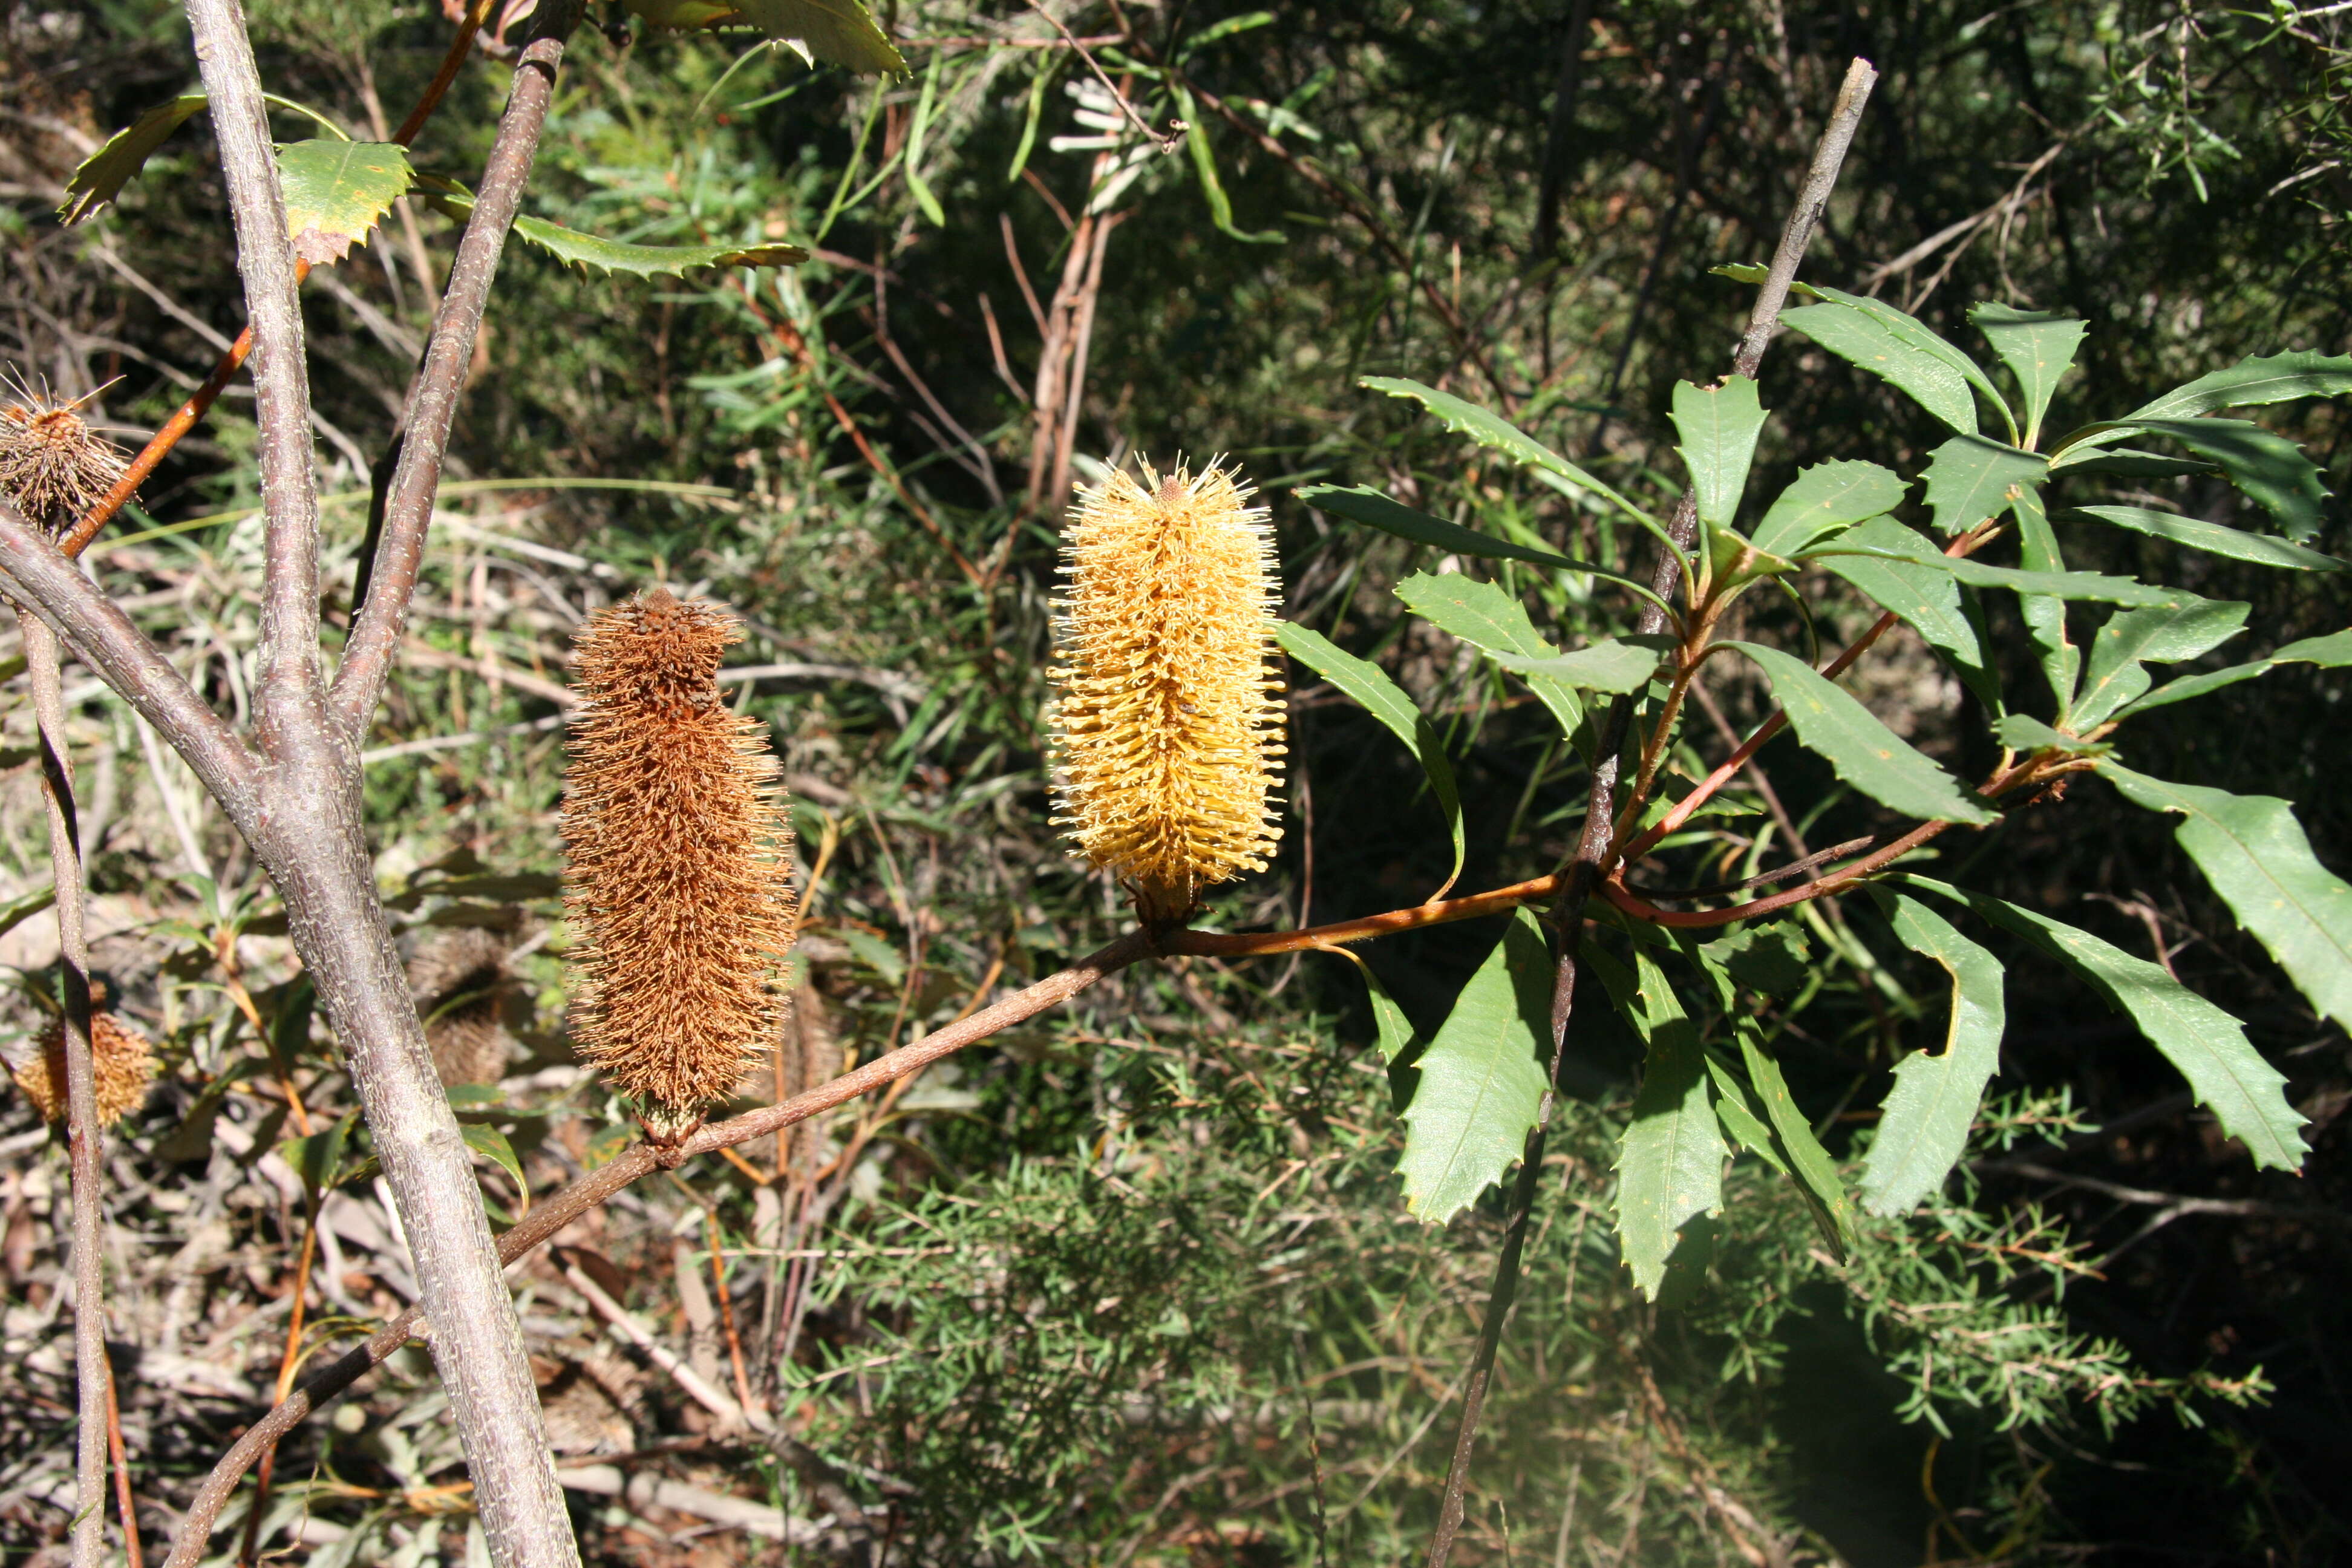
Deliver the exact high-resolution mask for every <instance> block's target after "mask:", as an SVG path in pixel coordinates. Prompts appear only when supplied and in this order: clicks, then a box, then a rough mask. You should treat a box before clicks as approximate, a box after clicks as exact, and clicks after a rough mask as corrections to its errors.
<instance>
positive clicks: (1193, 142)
mask: <svg viewBox="0 0 2352 1568" xmlns="http://www.w3.org/2000/svg"><path fill="white" fill-rule="evenodd" d="M1176 112H1177V113H1178V114H1179V115H1181V117H1182V118H1183V121H1184V127H1185V129H1184V150H1185V151H1186V152H1188V153H1191V154H1192V175H1193V177H1194V178H1195V179H1197V180H1199V181H1200V182H1201V199H1202V200H1203V201H1205V202H1207V203H1208V204H1209V221H1210V222H1211V223H1213V224H1215V225H1216V226H1217V232H1218V233H1220V234H1223V235H1227V236H1230V237H1233V238H1234V239H1238V240H1240V241H1241V242H1242V243H1243V244H1244V245H1281V244H1283V243H1285V241H1286V240H1287V239H1288V236H1286V235H1285V234H1284V233H1283V232H1282V231H1281V230H1280V229H1278V228H1270V229H1261V230H1257V231H1255V232H1253V231H1251V230H1248V229H1244V228H1239V227H1236V226H1234V202H1233V198H1232V197H1231V196H1229V195H1225V185H1224V182H1223V181H1222V180H1220V179H1219V178H1217V151H1216V149H1215V148H1213V147H1212V146H1210V145H1209V128H1208V125H1207V122H1206V121H1203V120H1202V118H1201V111H1200V110H1199V109H1197V108H1195V107H1194V106H1193V103H1192V93H1191V92H1189V91H1187V90H1186V89H1184V88H1182V87H1181V86H1180V87H1178V88H1177V89H1176Z"/></svg>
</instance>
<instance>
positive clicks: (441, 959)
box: [408, 926, 514, 1089]
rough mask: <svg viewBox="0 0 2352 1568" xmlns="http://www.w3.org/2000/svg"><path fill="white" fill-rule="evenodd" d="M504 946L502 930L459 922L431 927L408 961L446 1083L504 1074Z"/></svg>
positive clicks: (411, 985) (508, 981) (436, 1067)
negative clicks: (444, 927)
mask: <svg viewBox="0 0 2352 1568" xmlns="http://www.w3.org/2000/svg"><path fill="white" fill-rule="evenodd" d="M507 951H508V944H507V939H506V938H505V937H504V936H503V935H501V934H500V933H499V932H497V931H485V930H483V929H482V928H481V927H479V926H457V927H455V928H452V929H449V930H446V931H435V932H434V933H433V934H432V935H431V936H430V937H429V938H427V939H426V940H425V942H423V943H422V944H420V945H419V946H418V948H417V950H416V952H415V956H414V957H412V958H411V959H410V960H409V961H408V989H409V992H410V994H413V995H414V996H415V998H416V1011H417V1015H418V1016H420V1017H421V1018H423V1019H424V1020H425V1045H426V1047H429V1048H430V1049H431V1051H432V1053H433V1071H434V1074H435V1076H436V1077H437V1078H439V1079H440V1080H441V1086H442V1087H443V1088H444V1089H446V1088H448V1087H450V1086H451V1085H453V1084H460V1083H496V1082H498V1081H499V1079H501V1078H503V1077H505V1076H506V1065H507V1057H508V1055H509V1051H508V1047H509V1045H510V1044H511V1043H512V1041H511V1037H509V1035H508V1034H507V1031H506V1026H505V1025H504V1023H503V1022H501V1020H500V1018H499V1014H500V1012H501V1011H503V1009H504V1006H505V1004H506V999H507V994H508V992H509V990H510V989H511V988H512V985H513V983H514V976H513V974H512V973H511V972H510V971H509V969H508V967H507Z"/></svg>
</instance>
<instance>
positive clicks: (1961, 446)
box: [1919, 436, 2050, 537]
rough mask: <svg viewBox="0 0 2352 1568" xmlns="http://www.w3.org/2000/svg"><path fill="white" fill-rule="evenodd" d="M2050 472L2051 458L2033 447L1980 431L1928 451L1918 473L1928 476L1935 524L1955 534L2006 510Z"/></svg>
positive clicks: (1953, 439) (1955, 535) (1930, 502)
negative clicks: (2023, 448) (1923, 469)
mask: <svg viewBox="0 0 2352 1568" xmlns="http://www.w3.org/2000/svg"><path fill="white" fill-rule="evenodd" d="M2049 471H2050V465H2049V463H2048V462H2047V461H2046V460H2044V459H2043V458H2040V457H2037V456H2036V455H2034V454H2033V453H2032V452H2021V451H2019V450H2018V449H2017V448H2016V447H2004V446H2002V445H2001V444H2000V442H1998V441H1988V440H1986V439H1985V438H1984V437H1981V436H1958V437H1953V438H1952V439H1951V440H1949V441H1947V442H1945V443H1944V444H1943V445H1942V446H1940V447H1937V448H1936V449H1935V451H1934V452H1933V453H1931V454H1929V457H1928V460H1927V471H1926V472H1924V473H1922V474H1921V475H1920V476H1919V477H1920V479H1923V480H1924V481H1926V484H1927V507H1928V510H1931V511H1933V512H1934V513H1935V514H1936V526H1937V528H1939V529H1942V530H1943V531H1944V532H1945V533H1946V534H1947V535H1948V536H1952V537H1957V536H1958V535H1960V534H1963V533H1966V532H1967V531H1969V529H1972V528H1974V527H1975V526H1976V525H1977V524H1979V523H1980V522H1982V521H1985V519H1987V518H1989V517H1999V516H2000V514H2001V513H2002V512H2004V511H2006V510H2009V504H2010V502H2011V500H2014V499H2015V498H2016V497H2017V496H2018V495H2019V494H2021V493H2022V492H2024V491H2026V490H2029V489H2032V488H2033V487H2034V486H2036V485H2039V484H2040V483H2042V480H2043V479H2045V478H2046V477H2047V476H2048V474H2049Z"/></svg>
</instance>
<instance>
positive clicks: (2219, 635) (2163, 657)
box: [2067, 599, 2253, 733]
mask: <svg viewBox="0 0 2352 1568" xmlns="http://www.w3.org/2000/svg"><path fill="white" fill-rule="evenodd" d="M2252 609H2253V606H2252V605H2250V604H2247V603H2246V602H2245V601H2244V600H2242V599H2201V600H2200V601H2198V602H2197V603H2196V604H2194V605H2183V606H2182V607H2181V608H2179V609H2177V610H2118V611H2117V612H2116V614H2114V615H2112V616H2108V617H2107V624H2106V625H2105V626H2101V627H2100V628H2099V629H2098V632H2097V634H2096V635H2095V636H2094V637H2092V638H2091V650H2090V651H2091V658H2090V665H2089V668H2086V669H2085V670H2084V674H2083V689H2082V690H2081V691H2080V692H2078V693H2077V694H2076V695H2075V698H2074V709H2073V710H2072V711H2071V712H2070V714H2069V716H2068V719H2067V722H2068V723H2069V724H2070V725H2072V726H2073V727H2074V730H2075V731H2077V732H2078V733H2079V732H2081V731H2086V730H2089V729H2091V728H2092V727H2093V726H2095V725H2096V724H2098V723H2100V722H2101V721H2104V720H2105V719H2106V718H2107V717H2108V716H2109V715H2110V714H2112V713H2114V712H2115V711H2116V710H2117V709H2118V708H2121V707H2122V706H2123V705H2124V704H2125V703H2126V702H2129V701H2131V700H2133V699H2134V698H2136V697H2138V696H2140V695H2141V694H2142V693H2144V692H2146V691H2147V689H2148V687H2149V685H2150V684H2151V683H2152V679H2153V678H2152V677H2150V676H2149V674H2148V673H2147V668H2145V666H2144V665H2143V664H2142V663H2141V661H2142V660H2144V659H2145V660H2149V661H2152V662H2154V663H2157V664H2177V663H2179V662H2180V661H2181V660H2182V659H2189V658H2197V657H2198V656H2199V655H2200V654H2206V653H2210V652H2212V651H2213V649H2215V648H2217V647H2221V644H2223V643H2224V642H2227V641H2228V640H2229V639H2230V638H2231V637H2235V636H2237V635H2238V633H2239V632H2241V631H2242V630H2244V629H2245V625H2246V616H2247V614H2248V613H2249V612H2250V611H2252Z"/></svg>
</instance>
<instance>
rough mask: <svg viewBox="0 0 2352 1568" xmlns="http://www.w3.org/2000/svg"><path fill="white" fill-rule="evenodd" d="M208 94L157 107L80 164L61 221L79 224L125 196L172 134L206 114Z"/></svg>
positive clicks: (195, 94)
mask: <svg viewBox="0 0 2352 1568" xmlns="http://www.w3.org/2000/svg"><path fill="white" fill-rule="evenodd" d="M204 108H205V95H204V94H203V93H201V92H190V93H184V94H182V95H181V96H180V97H178V98H174V99H169V100H165V101H164V102H162V103H159V104H157V105H156V106H155V107H154V108H152V109H151V110H148V111H147V112H146V113H144V114H142V115H141V116H140V117H139V118H138V119H136V120H134V121H131V123H130V124H128V125H126V126H124V127H123V128H122V129H121V130H120V131H118V132H115V133H114V134H113V135H111V136H110V137H108V138H107V139H106V144H105V145H104V146H102V147H100V149H99V150H98V151H97V152H95V153H91V154H90V155H89V157H87V158H85V159H83V160H82V161H81V164H80V166H79V167H78V168H76V169H75V170H74V172H73V174H72V177H71V178H69V179H68V180H67V181H66V199H65V203H64V205H61V206H59V207H58V222H59V223H61V224H68V225H71V224H77V223H80V222H82V221H83V220H84V219H86V218H88V217H89V216H90V215H91V214H92V213H94V212H96V211H98V209H99V208H100V207H102V206H104V205H106V204H107V203H109V202H110V201H112V200H114V199H115V198H116V197H117V196H119V195H121V194H122V187H123V186H124V185H126V184H129V183H130V182H131V176H132V175H134V174H138V173H139V171H140V170H141V169H142V168H143V167H144V166H145V165H146V163H147V160H148V159H150V158H152V157H153V156H154V155H155V150H156V149H157V148H159V147H161V146H163V143H164V142H168V141H170V140H171V138H172V132H174V131H177V130H178V129H179V128H180V127H181V126H183V125H185V124H186V123H187V122H188V121H191V120H193V119H194V118H195V117H196V116H197V115H198V114H201V113H203V112H204Z"/></svg>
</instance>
